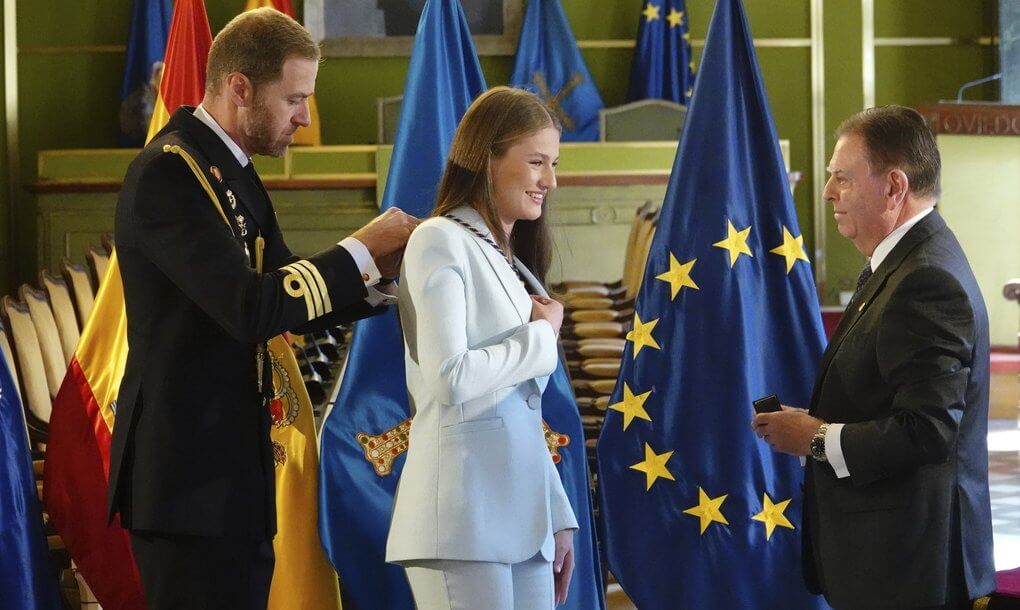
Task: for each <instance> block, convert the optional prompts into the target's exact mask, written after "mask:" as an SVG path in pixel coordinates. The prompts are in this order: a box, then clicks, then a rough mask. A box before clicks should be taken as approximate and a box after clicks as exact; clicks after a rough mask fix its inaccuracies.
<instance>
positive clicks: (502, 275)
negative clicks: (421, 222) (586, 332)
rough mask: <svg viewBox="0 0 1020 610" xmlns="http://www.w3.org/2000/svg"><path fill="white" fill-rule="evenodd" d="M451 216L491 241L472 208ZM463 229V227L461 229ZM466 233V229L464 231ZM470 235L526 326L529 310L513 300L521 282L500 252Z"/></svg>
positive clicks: (486, 227)
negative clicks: (525, 309)
mask: <svg viewBox="0 0 1020 610" xmlns="http://www.w3.org/2000/svg"><path fill="white" fill-rule="evenodd" d="M451 215H452V216H456V217H457V218H459V219H460V220H462V221H464V222H466V223H467V224H469V225H471V227H472V228H474V229H475V230H476V231H479V232H480V233H481V234H482V235H486V236H487V237H489V239H492V234H491V232H490V231H489V227H488V225H486V224H485V221H484V220H483V219H482V217H481V215H480V214H479V213H478V212H476V211H475V209H474V208H472V207H469V206H463V207H459V208H457V209H455V210H453V211H452V212H451ZM461 228H463V227H461ZM464 230H465V231H467V229H464ZM468 233H469V234H470V235H471V240H472V241H473V242H474V244H475V246H476V247H477V248H478V250H479V252H481V253H482V256H483V257H484V258H485V260H486V262H488V263H489V267H491V268H492V271H493V273H495V274H496V278H497V279H498V280H499V283H500V285H501V286H502V287H503V292H504V293H505V294H506V298H507V299H508V300H509V301H510V304H511V305H513V308H514V310H515V311H516V312H517V315H518V317H520V319H521V324H526V323H527V322H528V320H530V319H531V310H530V309H528V310H527V311H524V310H522V309H521V303H522V300H521V299H515V298H514V296H513V295H514V293H515V292H518V291H520V290H521V282H520V279H519V278H518V277H517V274H516V273H514V270H513V269H512V268H511V267H510V264H509V261H507V260H506V259H504V258H503V257H502V256H501V254H500V252H499V251H498V250H497V249H496V248H494V247H493V246H492V244H490V243H488V242H487V241H485V240H484V239H482V238H481V237H478V236H477V235H475V234H474V233H471V232H470V231H468Z"/></svg>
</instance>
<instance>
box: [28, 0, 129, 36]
mask: <svg viewBox="0 0 1020 610" xmlns="http://www.w3.org/2000/svg"><path fill="white" fill-rule="evenodd" d="M130 19H131V2H130V0H43V1H39V0H18V46H19V47H40V46H43V47H61V46H84V45H122V44H126V41H127V24H128V21H129V20H130Z"/></svg>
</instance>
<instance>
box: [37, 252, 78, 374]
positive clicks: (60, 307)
mask: <svg viewBox="0 0 1020 610" xmlns="http://www.w3.org/2000/svg"><path fill="white" fill-rule="evenodd" d="M39 285H40V286H42V287H43V290H45V291H46V294H47V295H48V296H49V297H50V307H51V308H52V309H53V319H54V320H55V321H56V323H57V333H59V334H60V346H61V347H62V348H63V349H64V362H65V364H70V363H71V356H74V350H75V349H76V348H77V347H78V338H79V337H80V336H81V327H79V326H78V318H77V317H75V314H74V304H73V303H71V291H70V290H68V289H67V282H65V281H64V278H62V277H60V276H58V275H53V274H52V273H50V272H49V271H46V270H45V269H43V270H42V271H40V272H39Z"/></svg>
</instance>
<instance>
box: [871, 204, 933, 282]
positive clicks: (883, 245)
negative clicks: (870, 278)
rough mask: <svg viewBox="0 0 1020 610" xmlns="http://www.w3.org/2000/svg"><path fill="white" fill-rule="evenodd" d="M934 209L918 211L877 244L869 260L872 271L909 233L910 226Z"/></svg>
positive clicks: (876, 268)
mask: <svg viewBox="0 0 1020 610" xmlns="http://www.w3.org/2000/svg"><path fill="white" fill-rule="evenodd" d="M934 209H935V208H928V209H926V210H924V211H923V212H918V213H917V214H916V215H914V216H913V217H911V218H910V220H908V221H907V222H905V223H903V224H901V225H900V226H898V227H896V229H895V230H894V231H893V232H892V233H890V234H888V235H886V236H885V239H883V240H882V241H881V242H879V244H878V245H877V246H875V252H874V253H872V255H871V260H870V261H869V263H870V265H871V270H872V272H874V271H877V270H878V266H879V265H881V264H882V261H884V260H885V259H886V258H887V257H888V256H889V253H890V252H892V250H893V248H895V247H896V244H898V243H900V240H901V239H903V236H904V235H906V234H907V231H909V230H910V228H911V227H913V226H914V225H916V224H917V223H919V222H921V219H922V218H924V217H925V216H927V215H928V214H931V211H932V210H934Z"/></svg>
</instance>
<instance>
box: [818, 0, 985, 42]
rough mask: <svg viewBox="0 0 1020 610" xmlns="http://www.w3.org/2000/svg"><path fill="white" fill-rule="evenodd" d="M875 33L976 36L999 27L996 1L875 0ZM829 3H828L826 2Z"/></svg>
mask: <svg viewBox="0 0 1020 610" xmlns="http://www.w3.org/2000/svg"><path fill="white" fill-rule="evenodd" d="M874 2H875V36H877V37H915V36H949V37H954V38H955V37H965V38H976V37H979V36H990V35H991V34H992V33H993V31H994V30H995V13H996V8H995V4H996V3H995V2H983V1H978V0H965V1H963V2H961V1H960V0H874ZM826 4H828V3H826Z"/></svg>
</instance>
